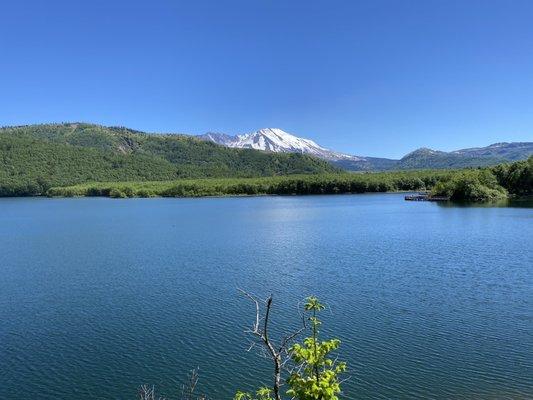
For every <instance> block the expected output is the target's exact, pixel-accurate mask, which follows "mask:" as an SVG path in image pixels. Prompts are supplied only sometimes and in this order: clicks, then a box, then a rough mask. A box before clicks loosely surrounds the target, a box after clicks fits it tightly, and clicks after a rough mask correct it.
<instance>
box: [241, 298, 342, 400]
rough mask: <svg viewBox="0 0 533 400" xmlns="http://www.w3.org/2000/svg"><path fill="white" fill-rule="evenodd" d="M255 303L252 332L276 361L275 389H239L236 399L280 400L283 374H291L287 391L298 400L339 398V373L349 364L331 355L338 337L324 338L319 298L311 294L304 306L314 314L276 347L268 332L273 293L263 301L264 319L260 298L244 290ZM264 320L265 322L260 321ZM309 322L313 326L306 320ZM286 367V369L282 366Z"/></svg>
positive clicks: (287, 379)
mask: <svg viewBox="0 0 533 400" xmlns="http://www.w3.org/2000/svg"><path fill="white" fill-rule="evenodd" d="M243 293H244V294H245V295H246V296H247V297H249V298H250V299H251V300H252V301H254V303H255V305H256V319H255V322H254V324H253V328H252V329H251V330H250V331H249V332H250V333H251V334H253V335H255V336H256V337H258V338H259V343H260V344H261V345H262V346H263V347H264V348H265V349H266V350H267V353H268V354H269V355H270V357H271V359H272V361H273V364H274V384H273V387H272V389H270V388H267V387H261V388H260V389H259V390H258V391H257V392H256V393H255V395H254V394H252V393H249V392H242V391H238V392H237V393H236V395H235V397H234V400H281V390H280V388H281V386H282V373H283V372H285V375H288V377H287V378H286V379H285V383H286V384H287V386H288V390H287V391H286V394H287V395H288V396H290V397H291V398H292V399H298V400H337V399H338V395H339V394H340V393H341V380H340V378H339V377H340V375H341V374H342V373H343V372H345V371H346V363H344V362H336V361H335V360H334V359H333V358H330V356H331V353H332V352H334V351H335V350H337V349H338V348H339V345H340V340H339V339H330V340H324V341H321V340H320V339H319V334H320V332H319V328H320V325H321V324H322V322H321V321H320V320H319V319H318V317H317V314H318V313H319V312H320V311H322V310H323V309H324V305H323V304H321V303H320V302H319V300H318V299H317V298H316V297H308V298H307V299H306V303H305V306H304V313H307V314H308V313H311V316H310V317H309V318H307V320H306V318H305V314H304V318H303V327H302V328H301V329H299V330H297V331H295V332H294V333H292V334H291V335H289V336H287V337H285V338H284V339H283V340H282V341H281V344H280V345H279V346H276V344H274V343H273V342H272V340H271V339H270V337H269V335H268V329H269V315H270V312H271V308H272V296H270V297H269V298H268V299H267V300H265V301H264V304H265V316H264V318H261V315H260V311H261V307H260V304H261V301H259V300H257V299H256V298H255V297H253V296H251V295H250V294H248V293H246V292H243ZM261 320H262V321H263V324H261V323H260V321H261ZM307 321H308V322H309V323H310V327H309V326H308V325H307V323H306V322H307ZM309 328H310V333H311V336H310V337H307V338H305V339H304V340H303V342H302V343H301V344H300V343H296V344H294V345H292V346H289V345H288V344H289V342H290V341H291V340H293V339H294V338H296V337H297V336H298V335H299V334H300V333H303V332H304V331H305V330H308V329H309ZM282 367H284V368H282Z"/></svg>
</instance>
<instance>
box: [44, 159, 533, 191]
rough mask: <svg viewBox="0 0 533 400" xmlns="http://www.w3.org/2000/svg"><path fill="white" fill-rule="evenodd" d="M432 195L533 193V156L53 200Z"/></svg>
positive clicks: (142, 186)
mask: <svg viewBox="0 0 533 400" xmlns="http://www.w3.org/2000/svg"><path fill="white" fill-rule="evenodd" d="M421 190H428V191H431V193H432V194H433V195H436V196H446V197H449V198H450V199H451V200H457V201H461V200H466V201H490V200H497V199H502V198H505V197H508V196H524V195H531V194H532V193H533V157H530V158H529V159H528V160H526V161H518V162H515V163H512V164H502V165H498V166H495V167H487V168H477V169H465V170H445V171H408V172H403V171H402V172H387V173H362V174H354V173H337V174H316V175H289V176H276V177H260V178H215V179H182V180H175V181H156V182H107V183H85V184H79V185H73V186H67V187H53V188H50V189H49V190H48V191H47V192H46V194H47V195H48V196H62V197H72V196H106V197H115V198H125V197H157V196H161V197H202V196H239V195H306V194H340V193H372V192H393V191H421Z"/></svg>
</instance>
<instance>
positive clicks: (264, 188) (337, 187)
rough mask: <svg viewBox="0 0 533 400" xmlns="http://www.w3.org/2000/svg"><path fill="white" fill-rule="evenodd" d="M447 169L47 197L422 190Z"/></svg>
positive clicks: (81, 188) (97, 186)
mask: <svg viewBox="0 0 533 400" xmlns="http://www.w3.org/2000/svg"><path fill="white" fill-rule="evenodd" d="M450 174H452V172H449V171H412V172H389V173H365V174H349V173H343V174H320V175H291V176H276V177H261V178H224V179H182V180H176V181H170V182H110V183H88V184H81V185H76V186H71V187H55V188H51V189H50V190H49V191H48V194H49V195H51V196H110V192H111V190H112V189H117V190H120V191H121V192H124V193H126V189H125V188H128V189H129V190H131V192H129V193H130V194H131V196H130V195H128V197H151V196H165V197H198V196H236V195H266V194H281V195H296V194H335V193H365V192H387V191H397V190H404V191H412V190H423V189H425V188H427V187H430V186H432V185H433V184H434V182H436V181H437V180H439V179H442V178H445V177H447V176H448V175H450Z"/></svg>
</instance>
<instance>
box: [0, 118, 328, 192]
mask: <svg viewBox="0 0 533 400" xmlns="http://www.w3.org/2000/svg"><path fill="white" fill-rule="evenodd" d="M335 171H336V169H335V168H334V167H332V166H331V165H330V164H328V163H327V162H325V161H323V160H319V159H316V158H312V157H309V156H305V155H301V154H274V153H264V152H260V151H255V150H239V149H228V148H224V147H221V146H217V145H215V144H213V143H208V142H204V141H200V140H197V139H194V138H191V137H187V136H182V135H148V134H143V133H140V132H137V131H132V130H129V129H126V128H106V127H101V126H96V125H89V124H50V125H32V126H23V127H12V128H2V129H0V196H24V195H39V194H43V193H45V192H46V191H47V190H48V189H49V188H50V187H52V186H69V185H75V184H79V183H84V182H116V181H141V182H142V181H163V180H164V181H169V180H175V179H179V178H203V177H252V176H273V175H285V174H307V173H309V174H313V173H324V172H335Z"/></svg>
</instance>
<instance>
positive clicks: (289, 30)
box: [0, 0, 533, 157]
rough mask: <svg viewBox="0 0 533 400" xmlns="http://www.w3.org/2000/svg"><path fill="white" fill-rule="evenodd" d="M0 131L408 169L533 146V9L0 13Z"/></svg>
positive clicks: (108, 7) (157, 2)
mask: <svg viewBox="0 0 533 400" xmlns="http://www.w3.org/2000/svg"><path fill="white" fill-rule="evenodd" d="M0 15H1V23H0V125H14V124H28V123H39V122H57V121H86V122H95V123H100V124H105V125H124V126H128V127H132V128H136V129H140V130H146V131H154V132H183V133H191V134H200V133H204V132H206V131H216V132H226V133H230V134H234V133H244V132H249V131H253V130H256V129H259V128H263V127H279V128H282V129H284V130H286V131H288V132H291V133H294V134H296V135H299V136H304V137H309V138H311V139H313V140H315V141H317V142H318V143H320V144H322V145H324V146H326V147H329V148H333V149H335V150H339V151H344V152H349V153H353V154H358V155H369V156H386V157H401V156H402V155H404V154H405V153H407V152H409V151H411V150H413V149H415V148H417V147H421V146H427V147H432V148H437V149H441V150H452V149H457V148H463V147H469V146H477V145H487V144H490V143H493V142H498V141H526V140H527V141H531V140H533V23H532V21H533V1H529V0H527V1H513V0H507V1H497V0H482V1H476V0H460V1H451V0H442V1H432V0H423V1H411V0H405V1H401V0H391V1H382V0H371V1H370V0H369V1H356V0H347V1H336V0H323V1H318V0H317V1H314V0H306V1H299V0H245V1H244V0H243V1H232V0H227V1H226V0H212V1H206V0H194V1H193V0H190V1H180V0H168V1H167V0H152V1H134V0H128V1H114V0H107V1H103V0H91V1H83V2H82V1H72V0H69V1H56V0H46V1H45V0H43V1H38V0H34V1H25V0H17V1H14V0H5V1H2V4H1V5H0Z"/></svg>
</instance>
